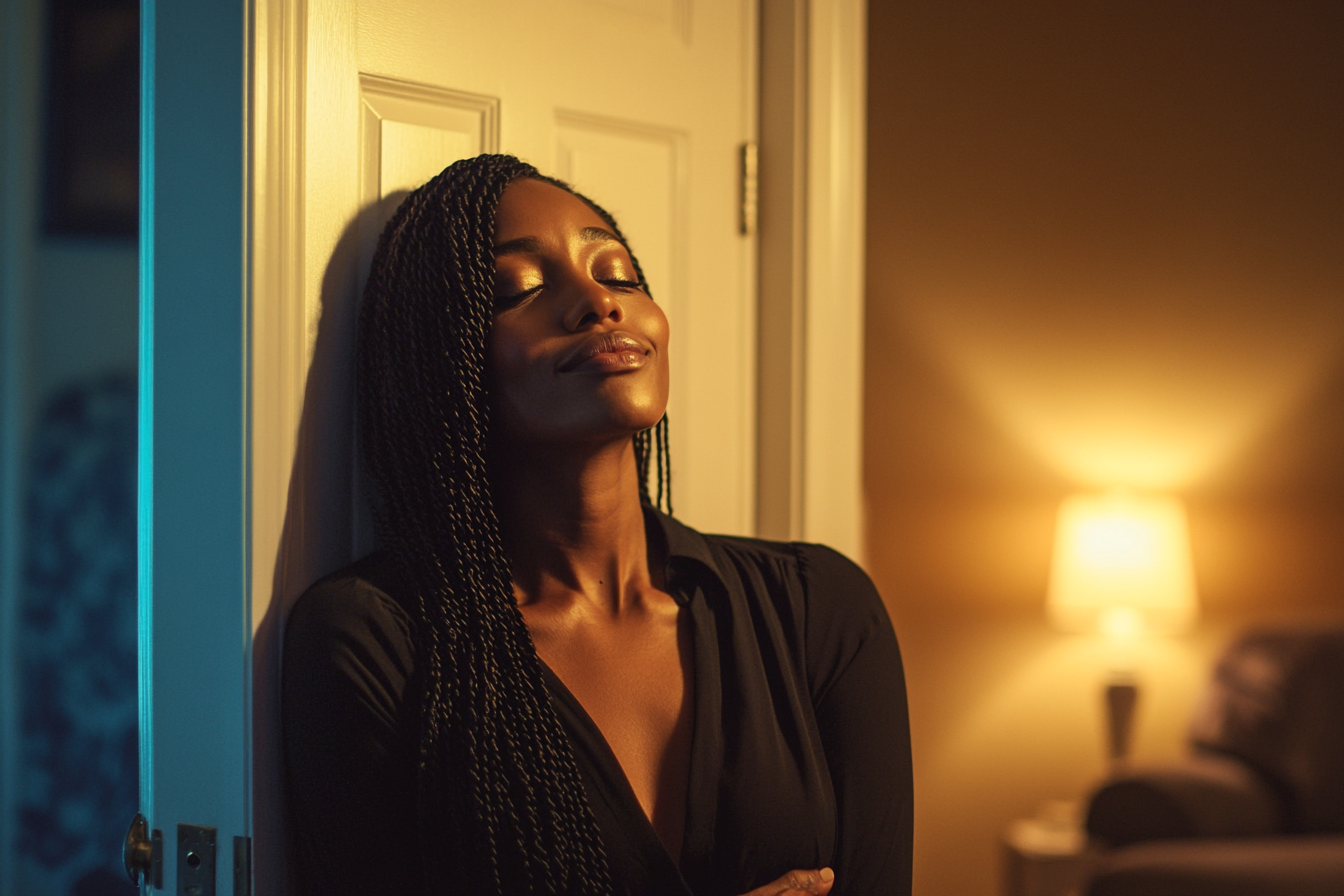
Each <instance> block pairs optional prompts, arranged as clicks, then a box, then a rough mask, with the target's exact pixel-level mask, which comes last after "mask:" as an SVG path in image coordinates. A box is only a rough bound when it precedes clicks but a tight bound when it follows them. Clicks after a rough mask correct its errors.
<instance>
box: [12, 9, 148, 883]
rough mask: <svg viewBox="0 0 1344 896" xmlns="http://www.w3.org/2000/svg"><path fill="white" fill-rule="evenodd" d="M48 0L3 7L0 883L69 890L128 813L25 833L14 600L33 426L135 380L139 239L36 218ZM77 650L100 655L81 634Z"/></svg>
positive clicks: (22, 686) (26, 687)
mask: <svg viewBox="0 0 1344 896" xmlns="http://www.w3.org/2000/svg"><path fill="white" fill-rule="evenodd" d="M46 6H47V4H45V3H43V2H41V0H6V2H5V3H4V5H3V8H2V9H0V23H2V24H0V49H2V50H3V53H0V57H2V61H0V99H2V100H3V102H0V187H2V189H0V893H27V892H41V893H64V892H67V891H68V890H69V887H70V883H71V880H72V879H73V878H75V877H76V876H78V875H79V874H80V873H82V872H85V871H87V870H88V868H89V866H90V865H91V864H97V863H99V861H100V860H106V861H103V862H102V864H105V865H108V866H111V865H113V860H115V861H119V858H118V850H119V848H120V845H119V843H118V842H116V841H115V840H111V841H109V839H108V838H107V837H104V836H100V834H101V833H102V832H101V831H100V832H98V835H95V830H96V828H98V826H100V825H103V826H107V825H112V826H119V827H120V828H122V829H123V830H124V828H125V826H126V824H128V823H129V812H128V813H127V816H126V818H125V819H124V820H123V819H86V820H83V821H81V820H80V819H74V820H71V821H70V823H71V824H72V825H75V826H79V825H80V824H85V825H86V826H87V831H88V833H89V834H90V836H89V837H87V838H85V839H87V840H90V841H96V842H89V843H81V844H79V845H78V846H77V847H76V848H74V849H70V850H68V854H67V855H65V856H64V857H63V858H59V859H57V860H55V861H54V862H49V863H48V865H46V866H44V865H42V864H41V863H40V862H39V861H37V860H35V859H34V858H33V856H31V855H29V854H28V851H27V850H25V849H23V848H22V846H21V844H20V841H21V840H22V839H23V836H24V832H25V831H27V832H28V834H31V833H32V828H33V825H31V824H27V825H23V824H20V819H19V817H18V806H19V803H20V802H21V801H22V799H23V798H24V796H25V793H27V795H28V796H29V797H31V792H32V789H33V779H34V777H35V775H36V774H37V771H36V770H35V769H34V768H33V767H31V765H29V764H27V763H26V762H25V760H24V757H22V756H20V745H21V741H22V739H23V737H24V735H25V734H31V732H24V731H22V730H21V728H20V725H19V716H20V713H21V711H22V708H23V704H24V702H25V699H31V696H32V695H33V694H35V693H38V692H39V688H38V685H40V684H49V683H39V682H34V681H30V680H25V679H24V677H23V676H22V675H21V671H22V670H21V667H20V664H19V662H18V659H19V656H20V654H21V648H23V649H28V648H30V647H31V642H30V641H23V642H22V643H20V639H21V638H23V637H24V635H25V634H30V632H28V631H27V629H26V628H25V624H24V623H25V620H24V619H23V618H22V615H21V613H20V608H21V604H22V598H23V596H24V592H23V584H24V583H23V578H22V573H23V572H24V563H25V559H26V557H27V551H26V548H27V547H28V545H26V544H25V542H24V535H25V533H26V531H27V530H28V525H29V523H30V522H31V520H29V519H28V515H27V513H26V510H27V508H26V502H27V499H28V498H29V497H30V490H29V481H28V473H29V472H30V465H29V461H30V452H31V448H32V441H33V436H34V432H35V427H36V423H37V420H38V418H39V415H41V414H42V412H43V410H44V408H45V406H46V405H47V403H48V401H49V400H50V399H51V398H52V397H53V396H54V395H55V394H56V393H57V392H58V391H59V390H61V389H63V388H65V387H68V386H70V385H71V384H73V383H76V382H80V381H86V382H87V381H88V380H89V379H90V378H91V377H101V376H105V375H107V374H121V375H124V376H127V377H129V378H131V379H132V380H133V379H134V377H135V373H136V365H137V326H138V324H137V320H138V308H137V301H138V300H137V277H138V259H137V251H136V245H135V242H134V240H133V239H131V240H126V239H111V240H109V239H106V238H60V239H53V238H51V237H48V236H45V235H44V234H43V233H42V232H41V229H40V227H39V226H38V217H39V201H40V189H39V186H40V183H41V175H40V165H41V161H40V159H41V156H40V153H41V149H42V134H41V123H42V100H43V89H44V77H43V64H44V60H43V45H44V41H43V34H44V32H45V27H46V21H45V20H46V15H47V9H46ZM132 425H133V421H132ZM131 460H132V461H133V458H131ZM129 472H130V471H128V473H129ZM131 475H133V474H131ZM82 534H83V535H84V536H85V537H86V538H87V536H88V535H89V533H88V532H87V531H82ZM95 534H96V533H95ZM130 596H131V600H130V602H129V603H127V602H125V601H123V602H122V608H123V610H124V612H125V613H126V614H127V616H126V618H124V619H118V620H115V621H114V622H113V623H111V627H114V628H117V629H119V630H123V631H124V630H125V629H128V628H129V629H130V630H131V631H132V632H133V630H134V612H135V607H134V595H133V594H131V595H130ZM64 618H68V617H64ZM103 622H104V625H109V622H108V621H107V620H103ZM83 651H84V653H95V652H97V651H90V650H88V649H87V645H86V646H85V648H83ZM29 653H30V654H31V653H32V651H31V650H29ZM132 674H133V673H132ZM50 690H51V689H50V688H47V689H46V690H43V691H42V693H49V692H50ZM30 743H31V738H30ZM59 747H61V748H64V747H66V745H59ZM53 752H60V749H57V750H54V751H53ZM71 752H73V750H72V749H66V750H65V753H67V754H68V753H71ZM63 755H64V754H63ZM31 758H32V757H31V756H30V757H27V759H29V760H31ZM130 773H131V774H132V775H134V766H133V765H132V768H131V769H130ZM63 787H64V789H63V793H64V795H65V796H67V797H69V796H71V794H73V796H74V798H75V799H76V800H77V799H79V798H80V797H81V796H82V795H83V794H84V793H85V792H86V791H92V790H98V789H99V787H98V785H97V784H94V785H90V784H89V782H88V781H87V780H82V781H80V782H75V783H67V784H65V785H63ZM103 789H106V788H103ZM130 811H131V812H133V811H134V809H133V807H132V808H131V809H130ZM53 866H54V867H55V870H54V871H53V870H52V867H53ZM123 880H124V876H123ZM127 887H128V888H129V883H127Z"/></svg>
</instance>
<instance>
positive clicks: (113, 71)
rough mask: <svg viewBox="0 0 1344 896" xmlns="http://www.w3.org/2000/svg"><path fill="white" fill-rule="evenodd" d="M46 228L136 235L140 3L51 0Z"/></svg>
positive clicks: (118, 236) (86, 233) (50, 232)
mask: <svg viewBox="0 0 1344 896" xmlns="http://www.w3.org/2000/svg"><path fill="white" fill-rule="evenodd" d="M46 71H47V79H46V109H45V122H44V124H45V128H44V130H45V133H44V140H45V146H44V150H45V151H44V154H43V157H44V160H45V161H44V166H43V169H44V175H43V191H42V193H43V199H42V231H43V233H44V234H46V235H48V236H78V237H108V238H114V239H135V237H136V234H137V230H138V220H139V204H140V203H139V199H140V4H139V2H138V0H50V3H49V6H48V20H47V64H46Z"/></svg>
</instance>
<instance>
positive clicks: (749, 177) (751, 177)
mask: <svg viewBox="0 0 1344 896" xmlns="http://www.w3.org/2000/svg"><path fill="white" fill-rule="evenodd" d="M740 154H741V167H742V172H741V174H742V195H741V200H742V202H741V207H740V213H739V214H740V217H739V221H738V230H739V231H741V233H742V235H743V236H755V235H756V216H757V204H758V197H759V193H760V177H759V175H758V173H757V170H758V168H757V149H756V144H755V143H743V144H742V147H741V150H740Z"/></svg>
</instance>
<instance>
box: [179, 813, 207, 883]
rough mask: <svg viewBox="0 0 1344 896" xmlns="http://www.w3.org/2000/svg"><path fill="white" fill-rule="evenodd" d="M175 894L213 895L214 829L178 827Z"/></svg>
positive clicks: (189, 826) (187, 825) (181, 825)
mask: <svg viewBox="0 0 1344 896" xmlns="http://www.w3.org/2000/svg"><path fill="white" fill-rule="evenodd" d="M177 896H215V829H214V828H208V827H204V826H203V825H198V824H179V825H178V826H177Z"/></svg>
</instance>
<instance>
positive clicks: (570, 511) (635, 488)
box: [491, 439, 652, 615]
mask: <svg viewBox="0 0 1344 896" xmlns="http://www.w3.org/2000/svg"><path fill="white" fill-rule="evenodd" d="M493 467H494V470H493V474H492V476H491V479H492V480H493V482H492V491H493V494H494V499H495V507H496V512H497V513H498V514H499V522H500V534H501V535H502V537H503V539H504V549H505V551H506V552H507V553H508V556H509V561H510V563H511V565H512V568H513V581H514V591H515V593H516V595H517V597H518V600H519V603H520V604H523V605H524V606H526V605H528V604H533V603H541V602H552V601H567V602H570V603H575V602H582V603H585V604H590V605H591V606H590V609H598V610H601V611H603V612H606V613H610V614H613V615H618V614H620V613H621V612H622V611H625V610H628V609H631V608H632V607H633V606H634V604H635V603H637V602H638V600H639V599H640V596H641V595H642V594H643V593H645V592H646V591H647V590H648V589H649V587H650V585H651V584H652V578H651V576H650V571H649V568H650V564H649V557H648V542H647V540H646V538H645V533H644V514H643V511H642V509H641V507H640V501H639V475H638V472H637V469H636V466H635V452H634V446H633V444H632V443H631V440H630V439H622V440H620V441H618V442H613V443H608V444H604V445H601V446H599V447H596V448H594V447H591V446H555V445H547V446H544V447H536V448H532V447H522V448H513V449H510V450H509V451H508V452H500V453H499V454H498V455H497V456H496V458H495V463H494V464H493Z"/></svg>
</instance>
